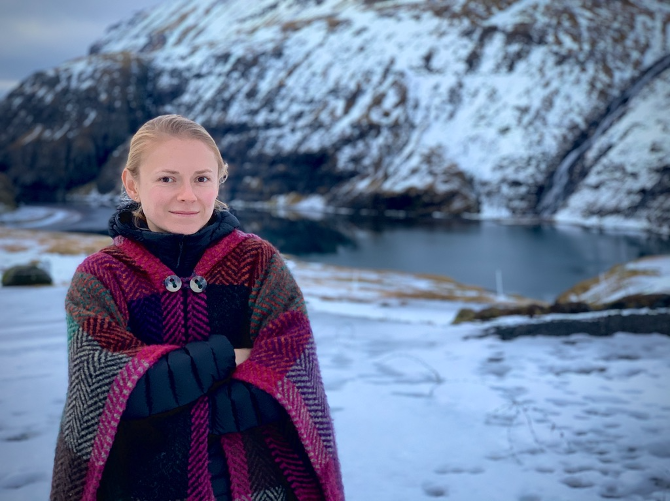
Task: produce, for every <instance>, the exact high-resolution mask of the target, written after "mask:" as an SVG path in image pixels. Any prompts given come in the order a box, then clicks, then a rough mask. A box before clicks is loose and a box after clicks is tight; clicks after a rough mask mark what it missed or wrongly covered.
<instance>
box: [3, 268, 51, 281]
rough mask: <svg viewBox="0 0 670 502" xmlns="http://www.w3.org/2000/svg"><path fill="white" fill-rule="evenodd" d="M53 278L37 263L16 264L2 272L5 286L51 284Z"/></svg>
mask: <svg viewBox="0 0 670 502" xmlns="http://www.w3.org/2000/svg"><path fill="white" fill-rule="evenodd" d="M51 284H53V280H52V279H51V276H50V275H49V273H48V272H46V271H45V270H43V269H41V268H40V267H38V266H37V265H16V266H13V267H10V268H8V269H7V270H5V272H4V273H3V274H2V285H3V286H45V285H46V286H50V285H51Z"/></svg>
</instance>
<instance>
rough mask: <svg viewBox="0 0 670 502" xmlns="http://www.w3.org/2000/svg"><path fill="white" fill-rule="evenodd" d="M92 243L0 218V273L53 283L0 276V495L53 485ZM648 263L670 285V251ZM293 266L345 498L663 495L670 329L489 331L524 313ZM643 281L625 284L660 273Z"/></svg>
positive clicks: (420, 281)
mask: <svg viewBox="0 0 670 502" xmlns="http://www.w3.org/2000/svg"><path fill="white" fill-rule="evenodd" d="M50 216H51V215H49V214H48V213H44V214H43V217H44V218H49V217H50ZM102 239H103V238H102V236H86V235H82V234H77V235H69V236H67V235H65V236H64V235H60V236H54V235H51V236H50V235H49V234H36V233H33V232H28V231H25V230H19V231H18V232H17V231H16V230H15V231H13V232H12V233H9V232H2V229H1V228H0V270H2V267H3V266H7V265H8V264H13V263H26V262H28V261H29V260H31V259H32V258H34V257H36V256H40V257H41V258H42V259H43V260H45V262H46V263H48V264H49V266H48V267H47V268H48V269H49V270H50V271H51V273H52V275H53V277H54V280H55V282H56V284H57V285H55V286H53V287H22V288H16V287H14V288H12V287H4V286H3V287H0V500H46V499H47V498H48V496H49V486H50V482H51V473H52V469H53V458H54V457H53V452H54V449H55V444H56V436H57V433H58V427H59V422H60V417H61V413H62V410H63V403H64V399H65V393H66V388H67V341H66V340H67V336H66V333H67V327H66V322H65V315H64V310H63V305H64V301H65V294H66V289H67V282H69V279H70V278H71V277H72V275H73V273H74V270H75V268H76V267H77V265H78V264H79V263H81V261H82V260H83V259H84V258H85V256H86V255H85V254H84V253H83V249H84V248H88V249H89V251H88V252H92V250H91V247H92V246H93V245H94V244H95V243H97V246H98V248H99V247H101V246H103V245H106V244H107V243H108V239H107V242H105V243H104V244H102V243H100V240H102ZM75 246H76V247H75ZM78 247H80V249H79V250H78V249H77V248H78ZM47 248H48V249H47ZM59 249H60V250H66V251H69V252H75V253H77V252H81V253H82V254H76V255H71V254H67V255H61V254H58V250H59ZM656 262H657V264H658V265H659V266H660V267H661V268H662V270H663V272H662V277H660V276H659V277H658V279H659V280H662V278H663V277H664V278H665V279H667V278H668V271H670V257H664V258H659V259H657V260H656ZM644 263H645V262H644V261H636V262H632V263H629V264H628V266H627V270H631V267H636V266H637V267H640V266H643V265H644ZM287 264H288V267H289V269H290V270H291V272H292V273H293V275H294V277H295V278H296V281H297V282H298V284H299V285H300V287H301V289H302V290H303V293H304V295H305V300H306V305H307V309H308V311H309V317H310V322H311V325H312V328H313V332H314V337H315V341H316V347H317V351H318V352H317V354H318V357H319V365H320V368H321V374H322V376H323V380H324V384H325V389H326V394H327V396H328V402H329V404H330V408H331V412H332V415H333V420H334V424H335V432H336V439H337V447H338V451H339V458H340V462H341V465H342V473H343V478H344V487H345V496H346V498H347V499H348V500H670V462H669V460H670V434H669V433H670V393H668V391H667V382H668V380H669V379H670V337H669V336H666V335H661V334H631V333H616V334H614V335H613V336H588V335H586V334H572V335H569V336H541V333H542V331H539V332H538V335H540V336H525V337H518V338H515V339H513V340H509V341H502V340H500V339H498V338H497V337H493V336H484V334H485V333H484V330H485V329H487V327H490V326H492V325H494V324H496V323H503V324H507V325H510V324H512V325H514V324H516V323H526V322H528V323H532V322H533V321H532V320H523V319H522V318H521V317H520V316H514V317H508V318H506V319H505V318H501V319H499V320H497V321H492V322H491V323H489V324H478V323H462V324H459V325H452V324H451V321H452V319H453V317H454V315H455V314H456V312H457V311H458V309H459V308H460V307H462V306H465V303H464V302H463V301H462V299H463V298H464V296H462V295H458V298H460V299H461V300H460V301H453V300H449V301H444V300H433V299H430V298H434V296H427V294H428V293H430V292H431V291H433V290H434V288H433V287H431V285H429V284H426V281H427V279H426V278H425V277H417V276H411V275H408V274H397V273H389V272H383V271H378V272H375V271H370V270H367V271H366V270H353V269H346V268H342V267H329V266H324V265H321V264H309V263H304V262H300V261H299V260H288V262H287ZM635 264H637V265H635ZM354 273H355V274H356V277H357V279H356V281H355V282H354V281H352V280H351V279H349V280H347V278H351V277H352V276H353V274H354ZM638 279H639V280H640V283H639V289H634V291H642V290H646V289H647V287H648V286H649V285H651V284H653V283H656V284H658V282H659V281H658V280H654V279H653V276H652V275H647V274H643V275H640V276H639V277H638ZM61 281H64V282H61ZM665 284H666V288H667V282H666V283H665ZM597 288H598V286H594V288H592V289H591V291H593V292H595V290H596V289H597ZM629 291H630V290H629V287H628V286H625V287H621V288H618V289H617V291H616V293H615V294H617V295H618V297H619V298H620V297H621V296H623V295H625V294H628V292H629ZM665 291H667V289H666V290H665ZM403 292H404V293H408V292H423V293H424V294H426V296H425V297H424V298H426V297H427V298H429V299H422V298H421V295H418V296H417V295H414V296H413V297H412V298H403V297H400V296H398V294H399V293H403ZM452 298H455V296H452ZM35 305H39V306H40V307H39V308H37V309H36V308H35ZM467 305H468V306H470V307H474V308H478V307H479V306H484V305H478V304H474V305H473V304H472V303H468V304H467ZM624 312H625V311H624ZM628 313H631V311H627V312H625V314H626V315H627V314H628ZM593 315H594V313H587V314H573V315H572V316H573V317H572V319H575V318H577V319H581V320H582V321H583V320H584V319H586V318H588V317H589V316H593ZM595 315H597V316H600V315H611V316H613V317H612V322H613V323H616V322H617V321H616V318H617V317H618V316H621V315H622V314H621V313H620V311H610V312H609V313H602V312H601V313H595ZM615 316H616V317H615ZM567 318H568V316H567V315H566V314H562V315H561V314H554V315H553V319H554V320H559V319H563V321H566V320H567ZM547 320H548V318H547V317H546V316H544V317H542V316H540V317H539V318H536V321H537V322H540V323H546V321H547ZM600 322H601V323H603V324H605V322H606V321H604V320H602V319H601V321H600ZM607 322H609V321H607Z"/></svg>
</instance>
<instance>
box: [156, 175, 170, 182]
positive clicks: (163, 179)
mask: <svg viewBox="0 0 670 502" xmlns="http://www.w3.org/2000/svg"><path fill="white" fill-rule="evenodd" d="M158 181H160V182H162V183H170V182H171V181H172V178H170V177H169V176H161V177H160V178H158Z"/></svg>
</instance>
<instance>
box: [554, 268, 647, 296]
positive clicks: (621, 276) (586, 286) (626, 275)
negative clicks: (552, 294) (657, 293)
mask: <svg viewBox="0 0 670 502" xmlns="http://www.w3.org/2000/svg"><path fill="white" fill-rule="evenodd" d="M640 276H647V277H658V272H655V271H653V270H631V269H627V268H625V265H615V266H614V267H612V268H611V269H610V270H608V271H607V272H606V273H605V274H604V275H603V277H602V279H601V277H600V276H596V277H592V278H591V279H586V280H585V281H582V282H579V283H577V284H575V285H574V286H573V287H572V288H570V289H568V290H567V291H565V292H563V293H561V294H560V295H559V296H558V298H556V303H569V302H571V301H574V300H573V298H574V297H576V298H577V299H578V300H579V299H581V297H582V295H584V294H586V293H588V292H589V291H590V290H591V289H592V288H594V287H595V286H597V285H598V283H600V282H601V280H602V281H603V282H604V281H609V280H611V279H612V278H614V279H615V280H616V284H615V286H621V285H622V283H623V282H624V281H625V280H626V279H631V278H633V277H640ZM587 303H588V304H590V305H596V304H597V302H588V301H587Z"/></svg>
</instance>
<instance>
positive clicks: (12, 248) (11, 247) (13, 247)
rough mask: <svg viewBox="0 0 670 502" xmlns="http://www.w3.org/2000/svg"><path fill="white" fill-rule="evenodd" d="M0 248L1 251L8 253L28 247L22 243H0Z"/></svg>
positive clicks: (25, 249)
mask: <svg viewBox="0 0 670 502" xmlns="http://www.w3.org/2000/svg"><path fill="white" fill-rule="evenodd" d="M0 249H2V250H3V251H8V252H9V253H20V252H21V251H27V250H28V249H30V248H29V247H27V246H24V245H22V244H2V243H0Z"/></svg>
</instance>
